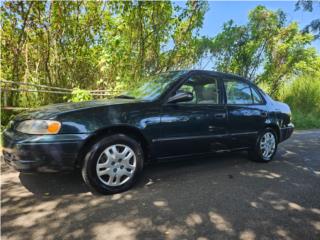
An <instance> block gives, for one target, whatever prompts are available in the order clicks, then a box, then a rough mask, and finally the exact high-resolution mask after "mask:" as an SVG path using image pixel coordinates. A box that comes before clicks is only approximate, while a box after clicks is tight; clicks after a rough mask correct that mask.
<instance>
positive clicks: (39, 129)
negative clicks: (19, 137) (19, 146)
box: [16, 120, 61, 134]
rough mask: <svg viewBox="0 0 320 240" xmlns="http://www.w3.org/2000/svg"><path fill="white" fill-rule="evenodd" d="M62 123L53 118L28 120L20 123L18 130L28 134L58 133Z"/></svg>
mask: <svg viewBox="0 0 320 240" xmlns="http://www.w3.org/2000/svg"><path fill="white" fill-rule="evenodd" d="M60 128H61V123H60V122H58V121H52V120H26V121H23V122H21V123H19V124H18V126H17V127H16V130H17V131H19V132H22V133H27V134H57V133H58V132H59V131H60Z"/></svg>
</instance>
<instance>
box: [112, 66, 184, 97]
mask: <svg viewBox="0 0 320 240" xmlns="http://www.w3.org/2000/svg"><path fill="white" fill-rule="evenodd" d="M184 73H186V71H175V72H167V73H161V74H159V75H155V76H150V77H147V78H146V79H145V81H143V84H142V85H140V86H137V87H135V88H133V89H131V90H129V91H127V92H124V93H122V94H121V95H120V96H118V98H132V99H140V100H146V101H153V100H155V99H157V98H158V97H160V96H161V94H163V93H164V92H165V91H166V90H167V89H168V88H169V87H170V85H171V84H172V83H173V82H175V81H176V80H177V79H178V78H179V77H180V76H181V75H183V74H184Z"/></svg>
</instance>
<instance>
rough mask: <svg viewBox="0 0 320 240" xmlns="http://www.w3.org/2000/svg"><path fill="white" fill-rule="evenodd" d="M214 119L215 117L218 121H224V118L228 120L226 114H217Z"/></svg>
mask: <svg viewBox="0 0 320 240" xmlns="http://www.w3.org/2000/svg"><path fill="white" fill-rule="evenodd" d="M214 117H215V118H216V119H223V118H226V114H225V113H216V114H215V115H214Z"/></svg>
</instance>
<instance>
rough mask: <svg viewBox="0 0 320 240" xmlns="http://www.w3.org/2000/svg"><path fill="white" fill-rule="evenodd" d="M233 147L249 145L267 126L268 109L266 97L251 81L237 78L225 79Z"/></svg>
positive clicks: (229, 131) (229, 127) (229, 130)
mask: <svg viewBox="0 0 320 240" xmlns="http://www.w3.org/2000/svg"><path fill="white" fill-rule="evenodd" d="M223 82H224V84H223V85H224V89H225V101H226V106H227V113H228V133H229V134H230V140H231V147H232V148H242V147H248V146H251V145H252V144H254V143H255V141H256V137H257V133H258V131H260V130H261V129H263V128H264V126H265V121H266V119H267V110H266V106H265V102H264V99H263V98H262V96H261V94H260V93H259V92H258V91H257V89H256V88H255V87H254V86H253V85H252V84H250V83H248V82H246V81H243V80H241V79H237V78H227V79H224V81H223Z"/></svg>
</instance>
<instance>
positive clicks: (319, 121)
mask: <svg viewBox="0 0 320 240" xmlns="http://www.w3.org/2000/svg"><path fill="white" fill-rule="evenodd" d="M292 121H293V123H294V125H295V128H296V129H315V128H320V113H317V112H311V113H302V112H299V111H293V112H292Z"/></svg>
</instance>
